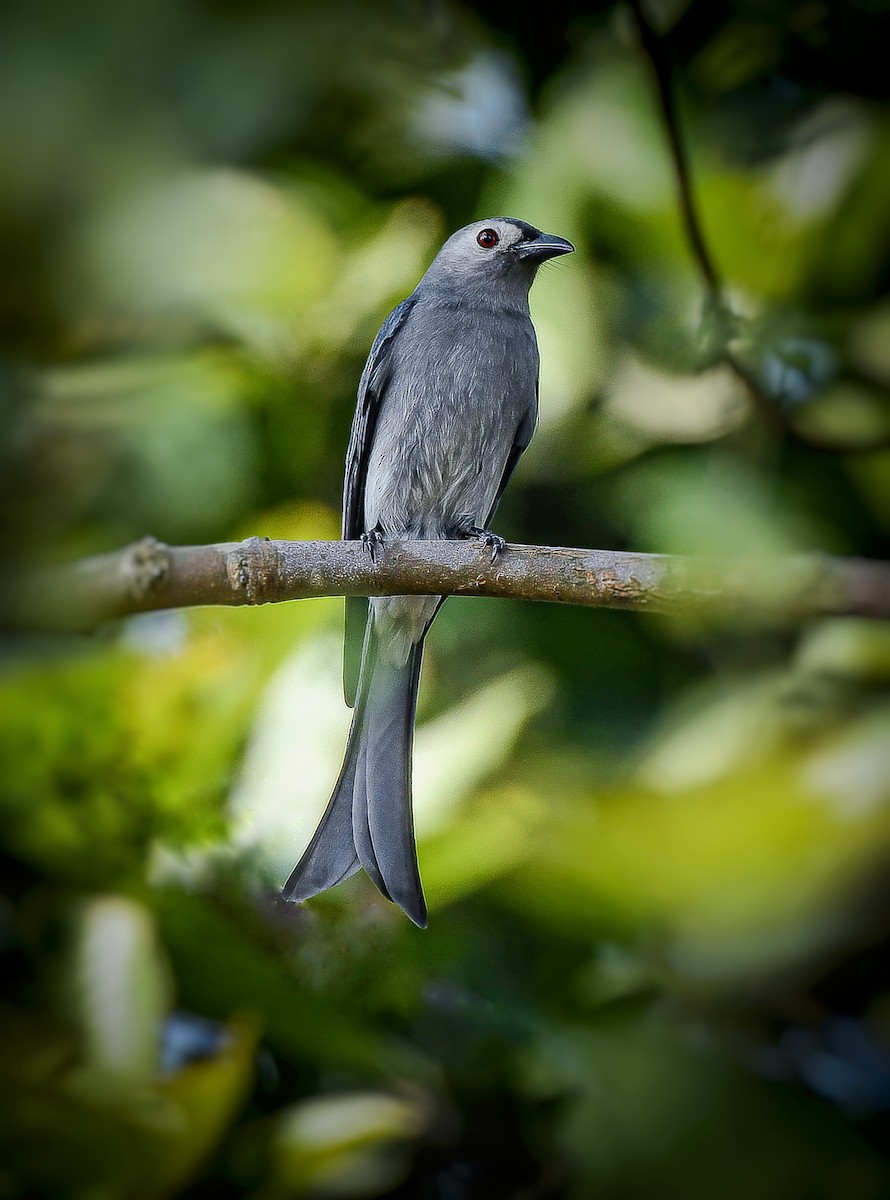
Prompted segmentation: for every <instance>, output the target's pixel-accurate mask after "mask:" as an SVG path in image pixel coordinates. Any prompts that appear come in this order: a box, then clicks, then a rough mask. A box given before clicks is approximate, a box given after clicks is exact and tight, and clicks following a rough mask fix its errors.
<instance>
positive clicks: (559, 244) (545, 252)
mask: <svg viewBox="0 0 890 1200" xmlns="http://www.w3.org/2000/svg"><path fill="white" fill-rule="evenodd" d="M574 249H575V247H574V246H573V245H572V243H571V242H567V241H566V240H565V238H561V237H557V236H556V234H555V233H539V234H538V235H537V237H533V238H531V239H530V240H529V241H527V242H519V244H518V245H517V246H516V251H517V253H518V254H519V255H520V257H521V258H533V259H534V260H535V262H544V261H545V259H548V258H557V257H558V256H559V255H560V254H571V253H572V251H573V250H574Z"/></svg>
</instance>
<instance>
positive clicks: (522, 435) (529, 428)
mask: <svg viewBox="0 0 890 1200" xmlns="http://www.w3.org/2000/svg"><path fill="white" fill-rule="evenodd" d="M537 422H538V386H537V383H536V384H535V403H534V404H533V405H531V407H530V408H528V409H527V411H526V413H525V416H524V417H523V418H522V420H521V421H520V422H519V426H518V428H517V430H516V435H515V437H514V438H513V445H512V446H511V447H510V453H509V454H508V455H507V462H506V464H505V465H504V473H503V475H502V476H501V482H500V483H499V484H498V490H497V495H496V496H495V498H494V504H492V506H491V512H490V513H489V514H488V519H487V520H486V522H485V525H486V528H487V527H488V526H489V525H490V524H491V519H492V517H493V516H494V514H495V510H496V509H497V506H498V505H499V504H500V502H501V496H503V494H504V488H505V487H506V486H507V484H508V483H509V482H510V476H511V475H512V474H513V472H514V471H515V470H516V464H517V463H518V462H519V460H520V458H521V457H522V452H523V451H524V450H525V448H526V447H527V446H528V444H529V442H530V441H531V440H532V434H533V433H534V432H535V425H536V424H537Z"/></svg>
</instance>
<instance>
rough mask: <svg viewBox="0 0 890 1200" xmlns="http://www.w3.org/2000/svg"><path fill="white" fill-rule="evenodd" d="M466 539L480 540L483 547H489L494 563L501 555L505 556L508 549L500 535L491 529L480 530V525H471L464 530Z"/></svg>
mask: <svg viewBox="0 0 890 1200" xmlns="http://www.w3.org/2000/svg"><path fill="white" fill-rule="evenodd" d="M463 536H464V537H466V538H478V539H479V541H480V542H481V543H482V545H483V546H488V547H489V549H490V550H491V561H492V562H494V561H495V559H496V558H497V557H498V555H499V554H503V552H504V550H505V549H506V546H507V542H506V539H505V538H502V537H501V535H500V534H499V533H495V532H494V531H493V530H491V529H480V527H479V526H478V525H470V526H469V527H468V528H467V529H465V530H464V534H463Z"/></svg>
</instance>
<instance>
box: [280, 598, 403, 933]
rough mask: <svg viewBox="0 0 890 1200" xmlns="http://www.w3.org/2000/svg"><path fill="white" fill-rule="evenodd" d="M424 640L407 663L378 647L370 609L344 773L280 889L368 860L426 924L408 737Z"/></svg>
mask: <svg viewBox="0 0 890 1200" xmlns="http://www.w3.org/2000/svg"><path fill="white" fill-rule="evenodd" d="M422 655H423V642H422V641H420V642H418V643H417V644H416V645H415V646H414V647H412V649H411V652H410V654H409V656H408V661H407V663H406V664H405V665H404V666H403V667H393V666H391V665H390V664H389V663H387V662H386V661H385V660H384V659H382V658H381V657H380V655H379V653H378V641H377V634H376V632H375V629H374V616H373V612H370V613H369V615H368V626H367V630H366V632H365V645H364V650H363V653H362V667H361V674H360V676H359V683H358V693H357V695H356V703H355V711H354V713H353V718H352V725H351V727H350V730H349V739H348V741H347V743H346V754H345V756H344V758H343V766H342V768H341V770H340V777H339V779H338V780H337V783H336V785H335V787H334V791H333V794H332V796H331V798H330V800H329V801H328V806H327V808H326V809H325V812H324V816H323V817H322V818H321V821H320V822H319V825H318V828H317V829H316V831H315V834H314V836H313V838H312V841H311V842H310V843H309V845H308V846H307V848H306V852H305V853H304V855H303V857H302V858H301V859H300V861H299V862H298V863H297V865H296V866H295V867H294V869H293V871H292V872H291V874H290V877H289V878H288V881H287V883H286V884H285V885H284V887H283V888H282V895H283V896H284V897H285V899H287V900H308V899H309V897H310V896H315V895H317V894H318V893H319V892H323V891H324V890H325V889H326V888H329V887H333V886H334V884H336V883H340V881H341V880H343V879H346V878H348V876H350V875H352V874H354V873H355V872H356V871H357V870H358V869H359V867H364V869H365V870H366V871H367V873H368V874H369V875H370V877H371V878H372V879H373V881H374V883H375V884H376V885H377V887H378V888H379V889H380V891H381V892H382V893H383V895H384V896H386V898H387V899H388V900H392V901H393V903H395V904H398V905H399V907H400V908H401V909H402V910H403V911H404V912H405V913H406V914H407V915H408V916H409V917H410V918H411V920H412V921H413V922H414V923H415V925H420V926H421V927H425V926H426V903H425V902H424V898H423V889H422V887H421V883H420V873H419V871H418V867H417V849H416V846H415V843H414V818H413V813H412V803H411V744H412V740H413V734H414V713H415V709H416V707H417V686H418V683H419V681H420V663H421V658H422Z"/></svg>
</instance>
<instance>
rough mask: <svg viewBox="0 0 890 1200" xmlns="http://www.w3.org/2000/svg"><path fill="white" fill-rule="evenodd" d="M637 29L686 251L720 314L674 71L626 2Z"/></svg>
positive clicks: (638, 7)
mask: <svg viewBox="0 0 890 1200" xmlns="http://www.w3.org/2000/svg"><path fill="white" fill-rule="evenodd" d="M628 3H629V4H630V9H631V12H632V13H633V15H634V20H635V21H636V23H637V29H638V30H639V33H640V42H641V43H642V46H643V49H644V50H645V52H646V55H647V57H648V59H649V62H650V65H651V67H652V73H653V75H654V76H655V84H656V87H657V89H658V100H659V105H660V109H661V117H662V121H663V123H664V130H665V134H666V136H667V140H668V146H669V147H670V152H671V159H672V161H673V164H674V174H675V175H676V177H677V193H678V199H679V203H680V213H681V216H682V218H683V226H684V228H685V230H686V238H687V241H688V242H689V247H690V250H691V251H692V255H693V257H694V258H695V261H696V263H697V264H698V269H699V271H700V272H701V276H702V279H703V281H704V284H705V288H706V290H707V292H708V297H709V299H710V301H711V303H712V304H713V306H714V308H715V310H716V311H717V312H718V313H724V312H725V308H724V303H723V286H722V284H721V281H720V275H719V273H718V271H717V267H716V264H715V263H714V260H713V258H712V257H711V253H710V251H709V250H708V244H707V242H706V241H705V235H704V231H703V229H702V223H701V219H700V218H699V215H698V206H697V204H696V201H695V196H694V195H693V191H692V176H691V174H690V171H689V156H688V154H687V153H686V146H685V145H684V143H683V138H682V135H681V134H680V121H679V118H678V116H677V103H676V99H675V96H674V72H673V67H672V65H671V62H670V60H669V58H668V56H667V52H666V50H665V46H664V42H663V41H662V38H661V36H660V34H659V33H658V32H657V30H656V29H655V28H654V27H653V26H652V23H651V22H650V20H649V18H648V16H647V15H646V12H645V9H644V8H643V4H642V0H628Z"/></svg>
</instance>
